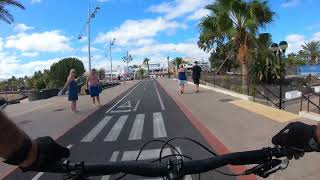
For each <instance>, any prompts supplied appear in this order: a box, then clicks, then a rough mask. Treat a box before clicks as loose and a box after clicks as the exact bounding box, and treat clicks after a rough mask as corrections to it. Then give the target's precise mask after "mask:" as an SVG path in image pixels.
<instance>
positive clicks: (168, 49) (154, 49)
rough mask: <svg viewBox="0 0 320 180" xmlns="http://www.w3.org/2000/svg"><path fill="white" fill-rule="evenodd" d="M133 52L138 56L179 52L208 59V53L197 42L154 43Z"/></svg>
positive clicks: (163, 55) (187, 55) (162, 55)
mask: <svg viewBox="0 0 320 180" xmlns="http://www.w3.org/2000/svg"><path fill="white" fill-rule="evenodd" d="M130 53H131V54H133V55H136V56H154V55H157V56H160V57H166V56H165V54H167V53H178V54H181V55H183V56H186V57H194V58H197V59H207V58H208V57H209V54H208V53H205V52H204V51H202V50H201V49H200V48H199V47H198V46H197V44H196V43H194V42H190V43H176V44H175V43H168V44H152V45H148V46H143V47H140V48H136V49H133V50H132V51H131V52H130Z"/></svg>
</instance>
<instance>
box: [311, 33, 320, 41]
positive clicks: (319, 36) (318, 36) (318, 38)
mask: <svg viewBox="0 0 320 180" xmlns="http://www.w3.org/2000/svg"><path fill="white" fill-rule="evenodd" d="M312 40H314V41H320V32H317V33H314V35H313V37H312Z"/></svg>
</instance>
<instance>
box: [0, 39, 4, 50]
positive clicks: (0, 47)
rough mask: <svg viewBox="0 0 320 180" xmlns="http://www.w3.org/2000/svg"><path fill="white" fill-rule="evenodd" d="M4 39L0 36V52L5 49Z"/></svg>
mask: <svg viewBox="0 0 320 180" xmlns="http://www.w3.org/2000/svg"><path fill="white" fill-rule="evenodd" d="M3 44H4V43H3V39H2V38H1V37H0V52H1V51H2V50H3Z"/></svg>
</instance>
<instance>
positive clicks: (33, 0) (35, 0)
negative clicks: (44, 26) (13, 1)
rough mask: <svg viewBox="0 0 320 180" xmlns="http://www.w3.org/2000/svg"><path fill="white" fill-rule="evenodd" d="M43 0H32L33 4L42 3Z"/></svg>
mask: <svg viewBox="0 0 320 180" xmlns="http://www.w3.org/2000/svg"><path fill="white" fill-rule="evenodd" d="M41 1H42V0H31V4H36V3H40V2H41Z"/></svg>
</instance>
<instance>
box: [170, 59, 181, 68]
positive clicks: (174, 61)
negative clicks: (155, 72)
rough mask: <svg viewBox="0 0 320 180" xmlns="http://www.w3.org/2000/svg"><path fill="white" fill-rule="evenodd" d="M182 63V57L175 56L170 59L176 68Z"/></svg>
mask: <svg viewBox="0 0 320 180" xmlns="http://www.w3.org/2000/svg"><path fill="white" fill-rule="evenodd" d="M182 63H183V59H182V57H176V58H175V59H173V60H172V64H173V65H175V66H176V67H177V68H178V66H179V65H180V64H182Z"/></svg>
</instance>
